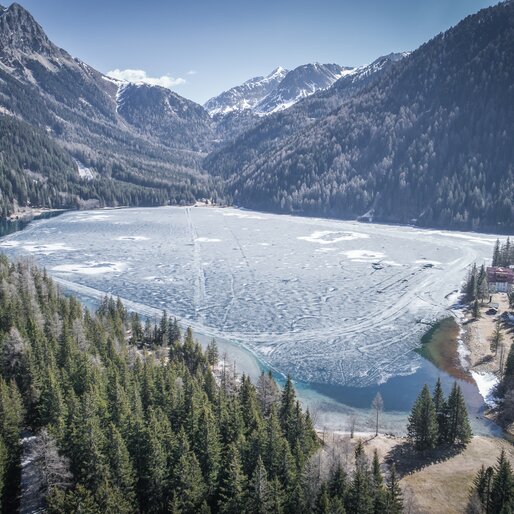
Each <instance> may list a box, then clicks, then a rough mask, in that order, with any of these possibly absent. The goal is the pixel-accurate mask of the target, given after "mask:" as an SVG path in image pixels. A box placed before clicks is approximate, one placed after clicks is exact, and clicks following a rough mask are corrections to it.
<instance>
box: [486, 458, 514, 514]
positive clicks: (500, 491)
mask: <svg viewBox="0 0 514 514" xmlns="http://www.w3.org/2000/svg"><path fill="white" fill-rule="evenodd" d="M490 509H491V510H490V512H491V513H496V512H498V513H500V514H501V513H509V512H512V511H513V510H514V476H513V474H512V468H511V465H510V463H509V461H508V460H507V458H506V456H505V451H504V450H502V452H501V454H500V457H499V458H498V463H497V464H496V466H495V469H494V476H493V482H492V486H491V503H490Z"/></svg>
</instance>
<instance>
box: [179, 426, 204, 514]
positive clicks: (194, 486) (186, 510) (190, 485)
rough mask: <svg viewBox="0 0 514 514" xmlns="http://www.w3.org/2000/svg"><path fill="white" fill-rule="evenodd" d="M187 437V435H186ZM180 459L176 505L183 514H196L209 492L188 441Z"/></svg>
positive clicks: (184, 444)
mask: <svg viewBox="0 0 514 514" xmlns="http://www.w3.org/2000/svg"><path fill="white" fill-rule="evenodd" d="M184 435H185V434H184ZM180 453H181V455H180V458H179V460H178V463H177V465H176V468H175V471H174V476H175V479H174V481H173V486H174V487H173V497H174V500H175V501H176V503H175V505H176V506H177V507H178V509H179V510H180V512H182V513H183V514H196V513H197V512H199V511H200V509H201V507H202V505H203V503H204V501H205V494H206V491H207V488H206V486H205V485H204V480H203V477H202V470H201V469H200V464H199V463H198V459H197V458H196V455H195V454H194V453H193V452H192V451H191V450H189V445H188V444H187V441H184V442H183V444H182V445H181V450H180Z"/></svg>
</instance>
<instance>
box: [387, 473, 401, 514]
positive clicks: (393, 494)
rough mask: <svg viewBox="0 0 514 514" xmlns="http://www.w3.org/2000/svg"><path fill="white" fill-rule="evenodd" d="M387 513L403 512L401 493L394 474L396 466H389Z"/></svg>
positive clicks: (397, 513)
mask: <svg viewBox="0 0 514 514" xmlns="http://www.w3.org/2000/svg"><path fill="white" fill-rule="evenodd" d="M387 491H388V496H387V511H386V512H387V513H388V514H400V513H402V512H403V493H402V489H401V487H400V482H399V480H398V475H397V474H396V466H395V465H394V464H393V465H392V466H391V472H390V474H389V480H388V481H387Z"/></svg>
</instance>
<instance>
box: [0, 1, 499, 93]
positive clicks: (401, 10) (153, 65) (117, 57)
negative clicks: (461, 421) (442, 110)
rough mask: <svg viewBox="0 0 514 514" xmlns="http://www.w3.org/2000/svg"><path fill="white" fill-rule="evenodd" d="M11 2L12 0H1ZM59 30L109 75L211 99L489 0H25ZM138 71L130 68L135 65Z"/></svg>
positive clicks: (388, 42)
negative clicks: (278, 69) (146, 80)
mask: <svg viewBox="0 0 514 514" xmlns="http://www.w3.org/2000/svg"><path fill="white" fill-rule="evenodd" d="M0 2H1V3H2V4H7V5H8V2H6V1H5V0H3V1H2V0H0ZM19 3H20V4H21V5H23V6H24V7H25V8H27V9H28V10H29V11H31V13H32V14H33V15H34V16H35V18H36V20H37V21H38V22H39V23H40V24H41V25H42V26H43V28H44V29H45V31H46V32H47V34H48V35H49V37H50V38H51V39H52V40H53V41H54V42H55V43H56V44H58V45H59V46H61V47H63V48H65V49H66V50H68V51H69V52H70V53H71V54H72V55H73V56H75V57H79V58H80V59H82V60H83V61H85V62H87V63H88V64H90V65H92V66H93V67H95V68H96V69H98V70H100V71H102V72H104V73H106V72H108V71H111V70H122V71H123V70H126V69H130V70H138V71H137V73H133V72H132V73H131V75H133V76H135V77H136V78H137V77H138V76H139V77H142V76H145V77H147V78H148V77H149V78H154V79H155V81H156V82H157V83H162V84H164V85H167V86H169V87H171V88H172V89H174V90H175V91H177V92H178V93H179V94H181V95H183V96H186V97H187V98H191V99H192V100H195V101H197V102H200V103H203V102H204V101H205V100H207V99H208V98H210V97H211V96H214V95H216V94H218V93H219V92H221V91H223V90H225V89H228V88H229V87H231V86H233V85H237V84H239V83H241V82H243V81H244V80H246V79H248V78H250V77H253V76H257V75H265V74H267V73H269V72H270V71H271V70H272V69H273V68H275V67H276V66H279V65H280V66H283V67H285V68H292V67H295V66H298V65H300V64H304V63H306V62H314V61H318V62H324V63H326V62H336V63H338V64H341V65H348V66H356V65H361V64H366V63H368V62H371V61H372V60H374V59H375V58H376V57H378V56H380V55H384V54H387V53H390V52H398V51H404V50H413V49H415V48H417V47H418V46H419V45H420V44H422V43H423V42H425V41H427V40H428V39H430V38H431V37H433V36H435V35H436V34H438V33H439V32H441V31H444V30H446V29H448V28H449V27H451V26H453V25H455V24H456V23H457V22H458V21H459V20H461V19H462V18H464V17H465V16H466V15H468V14H472V13H474V12H476V11H478V10H479V9H481V8H482V7H486V6H488V5H493V4H495V3H497V2H496V1H493V2H491V1H487V0H428V1H417V0H388V1H386V0H358V1H348V0H311V1H306V0H294V1H293V0H274V1H271V0H260V1H254V2H249V1H246V0H218V1H216V0H184V1H176V0H144V1H143V0H142V1H141V2H136V1H131V0H125V1H122V0H103V1H100V0H88V1H87V2H86V1H80V0H79V1H76V0H71V1H70V0H19ZM129 75H130V73H129Z"/></svg>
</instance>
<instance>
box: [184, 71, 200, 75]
mask: <svg viewBox="0 0 514 514" xmlns="http://www.w3.org/2000/svg"><path fill="white" fill-rule="evenodd" d="M197 73H198V72H197V71H196V70H189V71H188V72H187V73H186V75H196V74H197Z"/></svg>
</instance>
